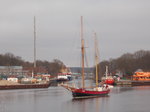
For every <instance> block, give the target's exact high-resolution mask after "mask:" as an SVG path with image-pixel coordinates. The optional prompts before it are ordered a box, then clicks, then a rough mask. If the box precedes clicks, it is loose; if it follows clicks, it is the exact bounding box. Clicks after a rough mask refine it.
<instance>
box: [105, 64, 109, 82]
mask: <svg viewBox="0 0 150 112" xmlns="http://www.w3.org/2000/svg"><path fill="white" fill-rule="evenodd" d="M105 75H106V79H107V77H108V66H106V72H105Z"/></svg>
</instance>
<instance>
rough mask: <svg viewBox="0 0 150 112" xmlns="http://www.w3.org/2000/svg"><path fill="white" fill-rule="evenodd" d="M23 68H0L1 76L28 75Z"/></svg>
mask: <svg viewBox="0 0 150 112" xmlns="http://www.w3.org/2000/svg"><path fill="white" fill-rule="evenodd" d="M27 74H28V71H27V70H23V67H22V66H0V75H27Z"/></svg>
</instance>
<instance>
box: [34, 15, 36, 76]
mask: <svg viewBox="0 0 150 112" xmlns="http://www.w3.org/2000/svg"><path fill="white" fill-rule="evenodd" d="M35 71H36V18H35V16H34V73H35Z"/></svg>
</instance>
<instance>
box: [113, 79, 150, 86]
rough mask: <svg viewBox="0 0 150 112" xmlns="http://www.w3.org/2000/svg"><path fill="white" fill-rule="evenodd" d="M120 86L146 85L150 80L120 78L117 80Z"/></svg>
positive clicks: (149, 83)
mask: <svg viewBox="0 0 150 112" xmlns="http://www.w3.org/2000/svg"><path fill="white" fill-rule="evenodd" d="M116 85H118V86H124V85H130V86H145V85H150V81H133V80H120V81H117V82H116Z"/></svg>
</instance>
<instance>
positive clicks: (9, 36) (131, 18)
mask: <svg viewBox="0 0 150 112" xmlns="http://www.w3.org/2000/svg"><path fill="white" fill-rule="evenodd" d="M149 6H150V1H149V0H143V1H141V0H61V1H60V0H13V1H10V0H1V4H0V7H1V10H0V14H1V15H0V51H1V53H5V52H12V53H14V54H15V55H19V56H21V57H22V58H23V59H25V60H29V61H32V60H33V56H32V55H33V17H34V16H36V29H37V30H36V31H37V58H38V59H42V60H53V59H54V58H59V59H60V60H62V61H63V62H64V63H65V64H67V65H68V66H78V65H77V64H76V63H77V61H78V60H80V59H76V58H75V56H76V57H78V58H80V56H77V55H79V51H80V50H79V47H80V16H81V15H82V16H83V17H84V36H85V38H86V39H87V42H88V45H87V46H88V47H89V46H93V40H92V36H93V34H92V33H93V31H96V32H97V35H98V38H99V45H100V53H101V60H103V59H109V58H115V57H118V56H120V55H122V54H123V53H126V52H134V51H136V50H140V49H149V41H150V38H149V36H150V34H149V31H150V27H149V26H150V22H149V20H150V7H149ZM75 44H76V45H75ZM72 49H75V50H72ZM87 49H88V48H87ZM89 50H90V51H89V52H90V53H91V54H92V52H93V51H92V49H91V48H90V49H89ZM68 57H71V58H68Z"/></svg>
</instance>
